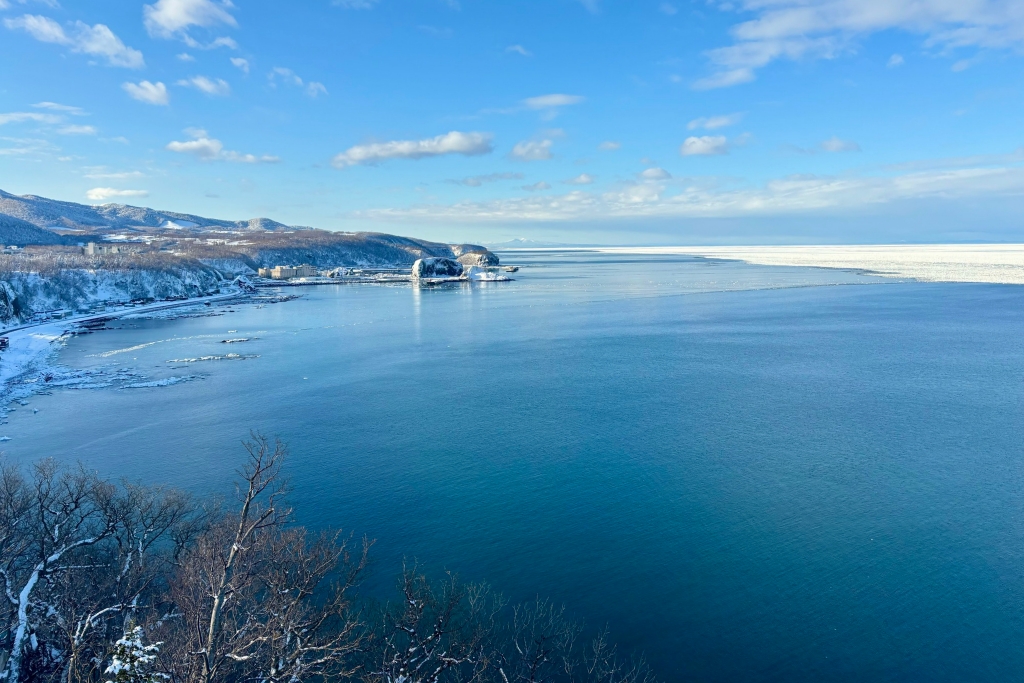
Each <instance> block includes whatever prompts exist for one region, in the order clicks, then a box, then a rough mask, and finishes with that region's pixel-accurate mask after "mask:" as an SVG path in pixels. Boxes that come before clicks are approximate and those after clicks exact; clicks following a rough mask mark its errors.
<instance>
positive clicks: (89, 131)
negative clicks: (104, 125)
mask: <svg viewBox="0 0 1024 683" xmlns="http://www.w3.org/2000/svg"><path fill="white" fill-rule="evenodd" d="M98 132H99V131H98V130H96V129H95V128H94V127H93V126H61V127H60V128H58V129H57V133H58V134H60V135H96V134H97V133H98Z"/></svg>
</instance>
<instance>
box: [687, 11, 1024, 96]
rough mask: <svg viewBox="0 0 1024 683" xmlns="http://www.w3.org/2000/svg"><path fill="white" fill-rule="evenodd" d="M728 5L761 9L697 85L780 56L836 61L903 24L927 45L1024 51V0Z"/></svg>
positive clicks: (745, 76)
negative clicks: (865, 40) (1022, 1)
mask: <svg viewBox="0 0 1024 683" xmlns="http://www.w3.org/2000/svg"><path fill="white" fill-rule="evenodd" d="M721 7H722V9H724V10H728V11H732V10H739V11H741V12H744V13H752V14H754V15H755V16H754V18H753V19H751V20H749V21H744V22H742V23H739V24H737V25H735V26H733V27H732V30H731V33H732V36H733V38H734V42H733V44H732V45H729V46H726V47H721V48H717V49H714V50H711V51H710V52H708V53H707V56H708V57H709V59H710V60H711V62H712V64H713V65H714V66H715V68H716V73H715V74H713V75H712V76H710V77H708V78H705V79H701V80H700V81H698V82H697V83H695V84H694V85H695V87H699V88H714V87H726V86H729V85H736V84H737V83H743V82H747V81H750V80H753V78H754V71H755V70H756V69H759V68H761V67H764V66H766V65H767V64H769V63H771V62H773V61H775V60H778V59H790V60H800V59H832V58H835V57H837V56H839V55H840V54H842V53H844V52H847V51H849V50H851V49H853V47H855V41H856V40H857V39H860V38H865V37H867V36H870V35H872V34H875V33H879V32H882V31H889V30H902V31H906V32H910V33H915V34H918V35H921V36H923V37H924V44H925V46H926V47H935V48H940V49H943V50H952V49H956V48H964V47H966V48H984V49H1006V48H1013V49H1018V50H1019V49H1021V48H1022V47H1024V12H1022V11H1021V5H1020V2H1019V0H970V1H966V0H962V1H957V0H739V2H734V3H722V5H721Z"/></svg>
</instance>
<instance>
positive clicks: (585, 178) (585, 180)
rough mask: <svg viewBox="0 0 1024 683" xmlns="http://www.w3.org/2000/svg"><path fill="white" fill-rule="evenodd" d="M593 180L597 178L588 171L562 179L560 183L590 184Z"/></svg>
mask: <svg viewBox="0 0 1024 683" xmlns="http://www.w3.org/2000/svg"><path fill="white" fill-rule="evenodd" d="M595 180H597V178H596V177H595V176H592V175H590V174H589V173H580V174H579V175H578V176H576V177H575V178H569V179H568V180H563V181H562V183H563V184H564V185H592V184H593V183H594V181H595Z"/></svg>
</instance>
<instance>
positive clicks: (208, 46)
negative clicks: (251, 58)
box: [181, 33, 238, 50]
mask: <svg viewBox="0 0 1024 683" xmlns="http://www.w3.org/2000/svg"><path fill="white" fill-rule="evenodd" d="M181 39H182V41H184V43H185V44H186V45H188V46H189V47H190V48H192V49H193V50H216V49H217V48H218V47H226V48H228V49H229V50H237V49H238V43H236V42H235V40H234V38H228V37H227V36H221V37H220V38H215V39H214V40H211V41H210V42H209V43H200V42H199V41H198V40H196V39H195V38H193V37H192V36H190V35H188V34H187V33H186V34H184V35H183V36H182V37H181Z"/></svg>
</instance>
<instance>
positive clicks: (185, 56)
mask: <svg viewBox="0 0 1024 683" xmlns="http://www.w3.org/2000/svg"><path fill="white" fill-rule="evenodd" d="M174 56H175V57H177V58H178V61H179V62H194V61H196V58H195V57H193V56H192V55H190V54H189V53H187V52H182V53H179V54H176V55H174Z"/></svg>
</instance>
